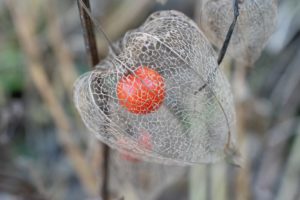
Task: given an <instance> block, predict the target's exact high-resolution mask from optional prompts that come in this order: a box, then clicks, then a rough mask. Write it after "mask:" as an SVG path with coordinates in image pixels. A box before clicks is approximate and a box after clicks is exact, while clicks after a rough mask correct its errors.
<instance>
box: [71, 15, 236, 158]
mask: <svg viewBox="0 0 300 200" xmlns="http://www.w3.org/2000/svg"><path fill="white" fill-rule="evenodd" d="M115 47H117V48H118V52H119V54H118V55H113V54H110V55H109V56H108V57H107V58H106V59H105V60H104V61H103V62H102V63H100V64H99V66H98V69H96V70H93V71H91V72H88V73H86V74H84V75H82V76H81V77H80V78H79V79H78V80H77V82H76V83H75V90H74V101H75V105H76V107H77V109H78V110H79V112H80V114H81V117H82V119H83V121H84V123H85V124H86V126H87V127H88V128H89V129H90V130H91V131H92V132H94V133H95V134H96V136H97V137H98V138H99V139H100V140H101V141H103V142H105V143H106V144H108V145H109V146H111V147H112V148H115V149H118V150H119V151H121V152H123V153H126V154H133V155H134V156H135V157H138V158H141V159H145V160H150V161H156V162H160V163H177V164H194V163H211V162H215V161H218V160H221V159H222V158H224V157H225V156H226V155H228V154H230V155H232V154H234V155H235V152H236V146H235V145H236V144H235V112H234V106H233V98H232V94H231V91H230V86H229V83H228V81H227V79H226V78H225V77H224V75H223V74H222V72H221V71H220V70H219V68H218V65H217V61H216V58H215V57H216V56H215V53H214V51H213V49H212V48H211V46H210V44H209V42H208V40H207V39H206V37H205V36H204V35H203V33H202V32H201V31H200V30H199V28H198V27H197V26H196V24H195V23H194V22H193V21H192V20H190V19H189V18H188V17H186V16H185V15H183V14H182V13H179V12H177V11H162V12H156V13H154V14H152V15H150V16H149V18H148V19H147V20H146V22H145V23H144V24H143V25H142V26H140V27H139V28H137V29H135V30H132V31H129V32H127V33H126V34H125V36H124V37H123V38H122V39H121V40H120V41H118V42H117V43H116V44H115ZM141 66H147V68H148V69H151V70H146V71H147V72H143V73H137V71H138V69H139V68H140V67H141ZM154 72H155V73H154ZM147 73H149V74H152V75H153V74H155V75H154V77H156V78H153V77H150V76H149V77H147ZM157 74H159V75H157ZM152 75H151V76H152ZM128 76H130V78H129V80H127V81H126V84H128V83H130V81H132V85H131V86H130V84H129V86H128V85H126V87H128V88H129V89H128V95H130V94H131V93H130V92H132V91H133V96H134V98H137V99H138V100H134V98H130V104H126V103H124V101H126V98H123V96H122V99H120V95H118V92H119V91H118V88H119V87H118V85H120V82H122V81H123V80H124V77H128ZM133 77H134V78H133ZM157 77H161V78H157ZM137 82H138V84H137ZM162 82H163V84H162ZM141 83H142V84H141ZM153 85H154V86H153ZM157 85H159V87H156V86H157ZM161 85H163V87H161ZM153 88H154V89H153ZM157 88H163V99H162V100H163V101H162V103H161V102H160V100H161V98H158V100H157V98H156V97H157V95H161V94H162V93H161V92H159V91H161V89H157ZM125 91H127V90H125ZM137 94H140V96H139V95H137ZM126 95H127V94H126ZM126 95H125V96H126ZM131 97H132V96H131ZM128 99H129V98H128ZM143 101H144V103H141V102H143ZM149 101H154V102H153V103H154V104H155V103H156V104H157V106H154V107H153V108H155V109H153V108H152V107H151V106H152V105H153V104H152V102H150V103H149ZM135 104H136V105H135ZM129 105H130V106H129ZM149 105H150V107H149ZM144 106H146V107H144ZM129 107H130V108H134V109H132V110H130V109H129ZM138 109H140V110H138ZM145 110H146V111H147V112H145ZM145 133H147V135H148V137H147V138H148V140H151V141H149V143H150V144H151V148H148V145H143V144H141V142H140V138H141V137H143V136H142V135H143V134H145ZM118 141H126V142H121V143H120V142H118Z"/></svg>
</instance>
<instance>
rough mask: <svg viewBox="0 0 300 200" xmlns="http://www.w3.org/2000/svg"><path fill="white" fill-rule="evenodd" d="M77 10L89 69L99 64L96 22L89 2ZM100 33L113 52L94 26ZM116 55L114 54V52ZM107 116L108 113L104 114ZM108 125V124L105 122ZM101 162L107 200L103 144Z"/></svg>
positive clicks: (106, 158)
mask: <svg viewBox="0 0 300 200" xmlns="http://www.w3.org/2000/svg"><path fill="white" fill-rule="evenodd" d="M77 3H78V8H79V12H80V18H81V24H82V27H83V32H84V38H85V46H86V50H87V54H88V56H89V59H90V64H91V67H92V68H93V67H95V66H96V65H97V64H98V63H99V55H98V49H97V44H96V38H95V34H94V28H93V23H96V22H97V21H96V20H95V19H94V18H93V16H92V14H91V11H90V3H89V0H77ZM96 25H97V27H98V28H99V29H100V31H101V32H102V33H103V35H104V37H105V39H106V40H107V42H108V44H109V46H110V48H111V49H112V51H114V49H113V46H112V44H111V42H110V40H109V39H108V37H107V36H106V34H105V32H104V31H103V30H102V29H101V26H100V25H98V24H96ZM115 53H116V52H115ZM105 114H106V115H108V113H105ZM107 123H108V122H107ZM102 147H103V148H102V151H103V160H102V176H103V179H102V184H101V189H100V195H101V196H102V198H103V199H104V200H107V199H109V191H108V183H109V147H108V146H107V145H105V144H103V146H102Z"/></svg>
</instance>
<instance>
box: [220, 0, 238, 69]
mask: <svg viewBox="0 0 300 200" xmlns="http://www.w3.org/2000/svg"><path fill="white" fill-rule="evenodd" d="M238 3H239V0H233V15H234V17H233V21H232V23H231V25H230V27H229V29H228V32H227V34H226V38H225V41H224V43H223V46H222V48H221V50H220V53H219V57H218V64H219V65H220V64H221V62H222V60H223V58H224V56H225V54H226V51H227V48H228V46H229V43H230V39H231V36H232V34H233V31H234V27H235V25H236V22H237V18H238V16H239V15H240V13H239V4H238Z"/></svg>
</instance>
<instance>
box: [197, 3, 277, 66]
mask: <svg viewBox="0 0 300 200" xmlns="http://www.w3.org/2000/svg"><path fill="white" fill-rule="evenodd" d="M275 1H276V0H243V1H239V12H240V15H239V17H238V21H237V24H236V26H235V30H234V32H233V35H232V38H231V41H230V45H229V48H228V54H229V55H230V56H231V57H233V58H234V59H236V60H237V61H238V62H239V63H241V64H244V65H252V64H253V63H254V62H255V61H256V60H257V59H258V58H259V56H260V54H261V52H262V50H263V48H264V47H265V45H266V43H267V41H268V39H269V37H270V35H271V34H272V33H273V31H274V30H275V26H276V15H277V5H276V2H275ZM232 4H233V1H232V0H202V2H201V4H199V10H201V11H200V12H199V13H200V14H199V16H200V17H199V18H200V19H199V22H200V27H201V29H202V30H203V32H204V33H205V35H206V36H207V38H208V39H209V40H210V41H211V42H212V43H213V44H214V45H216V46H217V47H218V48H219V49H220V48H221V47H222V45H223V42H224V40H225V37H226V34H227V31H228V28H229V26H230V24H231V23H232V20H233V6H232Z"/></svg>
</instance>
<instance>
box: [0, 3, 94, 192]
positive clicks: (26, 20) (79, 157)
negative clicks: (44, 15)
mask: <svg viewBox="0 0 300 200" xmlns="http://www.w3.org/2000/svg"><path fill="white" fill-rule="evenodd" d="M5 2H6V5H7V6H8V8H9V10H10V13H11V15H12V18H13V21H14V24H15V27H16V32H17V35H18V37H19V40H20V43H21V45H22V47H23V50H24V52H25V54H26V56H27V58H28V60H27V62H28V70H29V74H30V75H31V78H32V81H33V83H34V84H35V86H36V87H37V90H38V91H39V93H40V95H41V96H42V98H43V100H44V101H45V103H46V104H47V106H48V107H49V111H50V113H51V115H52V117H53V120H54V122H55V124H56V125H57V127H58V129H59V131H58V133H59V135H58V136H59V139H60V142H61V144H62V145H63V147H64V148H65V150H66V153H67V155H68V157H69V158H70V160H71V162H72V163H73V167H74V169H75V170H76V172H77V174H78V177H79V179H80V181H81V183H82V184H83V185H84V187H85V189H86V190H87V191H88V193H89V194H91V195H96V194H97V192H96V191H97V188H96V181H95V178H94V176H93V174H91V170H90V169H89V167H88V165H87V164H86V161H85V159H84V156H83V154H82V152H81V150H80V147H79V146H78V145H76V144H75V143H74V140H73V138H72V136H71V132H72V128H71V126H70V123H69V120H68V117H67V116H66V114H65V113H64V112H63V110H64V109H63V107H62V105H61V104H60V103H59V102H58V101H57V99H56V98H55V95H54V91H53V89H52V87H51V85H50V83H49V81H48V80H47V76H46V73H45V71H44V69H43V64H42V61H41V55H40V53H39V52H40V50H39V48H38V42H37V41H36V38H35V37H34V36H35V33H34V32H35V27H34V23H33V21H32V20H31V19H30V17H29V15H28V13H30V12H28V13H26V14H25V11H26V9H24V7H22V6H25V5H24V3H23V2H22V1H16V0H7V1H5Z"/></svg>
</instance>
